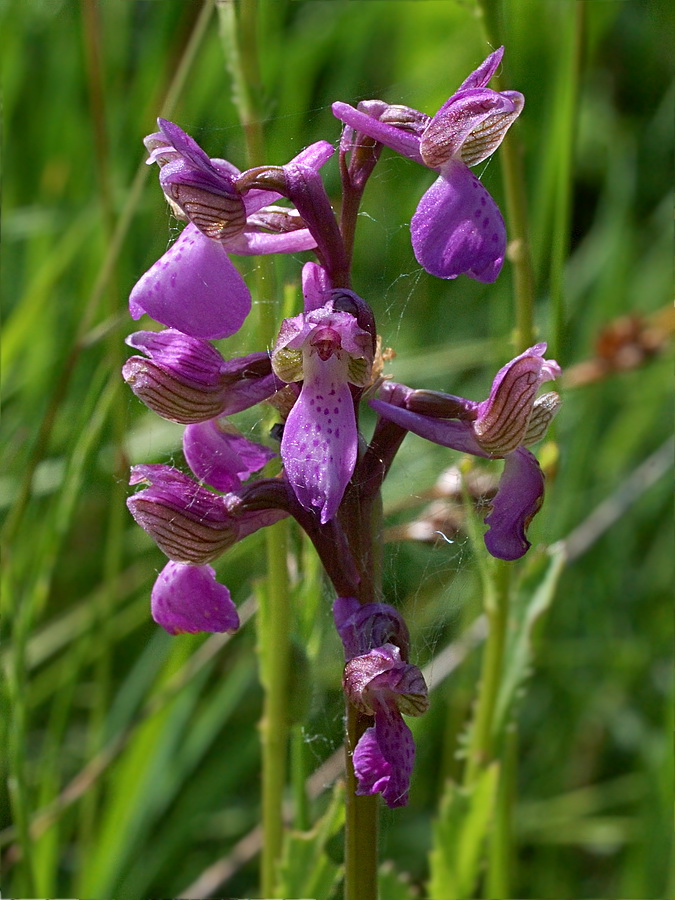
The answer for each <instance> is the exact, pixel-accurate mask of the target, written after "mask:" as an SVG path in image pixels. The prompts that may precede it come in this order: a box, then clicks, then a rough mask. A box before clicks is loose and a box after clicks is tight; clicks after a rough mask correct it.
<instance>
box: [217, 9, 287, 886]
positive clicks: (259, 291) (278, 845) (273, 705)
mask: <svg viewBox="0 0 675 900" xmlns="http://www.w3.org/2000/svg"><path fill="white" fill-rule="evenodd" d="M216 8H217V10H218V16H219V23H220V37H221V41H222V45H223V50H224V53H225V59H226V64H227V69H228V71H229V73H230V76H231V78H232V99H233V102H234V104H235V106H236V108H237V111H238V114H239V120H240V122H241V125H242V127H243V129H244V134H245V137H246V151H247V158H248V160H247V161H248V165H249V166H251V167H252V166H255V165H260V164H262V163H263V162H264V156H265V134H264V128H263V111H262V108H261V103H260V97H261V91H260V87H259V86H260V72H259V64H258V34H257V25H258V18H257V13H258V0H241V2H240V3H239V4H238V5H235V3H234V0H216ZM254 297H255V306H256V312H257V337H258V343H259V345H260V346H262V347H270V346H271V345H272V344H273V342H274V339H275V337H276V333H277V330H278V328H279V325H280V321H279V312H280V306H281V304H280V303H278V302H277V298H276V295H275V287H274V262H273V260H272V259H271V258H270V257H261V258H260V259H259V260H258V261H257V268H256V272H255V294H254ZM286 534H287V523H277V524H276V525H274V526H272V527H271V528H268V529H266V532H265V542H266V548H267V577H266V580H265V585H264V588H263V589H262V590H261V591H260V596H259V615H258V620H257V621H258V644H259V649H260V658H261V680H262V685H263V691H264V699H263V713H262V719H261V722H260V737H261V743H262V828H263V844H262V856H261V891H262V895H263V896H265V897H272V896H274V894H275V891H276V882H277V867H278V864H279V860H280V858H281V852H282V848H283V835H284V820H283V796H284V789H285V786H286V775H287V756H288V737H289V707H290V701H289V696H288V691H289V672H290V648H291V645H290V625H291V616H290V596H289V595H290V589H289V577H288V564H287V538H286Z"/></svg>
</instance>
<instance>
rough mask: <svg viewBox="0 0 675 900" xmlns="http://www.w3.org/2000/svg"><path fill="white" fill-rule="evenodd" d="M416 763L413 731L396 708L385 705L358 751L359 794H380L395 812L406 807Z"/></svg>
mask: <svg viewBox="0 0 675 900" xmlns="http://www.w3.org/2000/svg"><path fill="white" fill-rule="evenodd" d="M414 761H415V743H414V741H413V736H412V732H411V731H410V729H409V728H408V726H407V725H406V723H405V722H404V721H403V717H402V716H401V714H400V713H399V712H398V710H397V709H396V707H395V706H391V705H388V704H386V705H385V704H381V705H380V706H379V708H378V710H377V712H376V714H375V727H374V728H368V729H367V730H366V731H365V732H364V734H363V735H362V736H361V739H360V740H359V742H358V744H357V745H356V748H355V750H354V757H353V762H354V773H355V774H356V777H357V780H358V787H357V790H356V793H357V794H359V795H363V794H377V793H380V794H382V799H383V800H384V801H385V803H386V804H387V806H389V807H390V808H391V809H395V808H396V807H397V806H405V805H406V803H407V802H408V788H409V786H410V775H411V774H412V769H413V763H414Z"/></svg>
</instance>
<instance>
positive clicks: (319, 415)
mask: <svg viewBox="0 0 675 900" xmlns="http://www.w3.org/2000/svg"><path fill="white" fill-rule="evenodd" d="M308 369H309V371H307V370H308ZM342 369H343V366H342V363H341V361H340V360H338V359H337V358H336V357H335V356H333V357H331V358H330V359H328V360H326V361H325V362H321V363H319V364H317V365H315V366H312V367H309V366H308V365H307V364H306V365H305V373H304V374H305V380H304V382H303V386H302V391H301V392H300V396H299V397H298V399H297V400H296V402H295V405H294V406H293V408H292V409H291V412H290V414H289V416H288V419H287V420H286V425H285V427H284V436H283V438H282V441H281V457H282V459H283V461H284V469H285V471H286V477H287V478H288V481H289V483H290V485H291V487H292V488H293V491H294V492H295V495H296V497H297V498H298V501H299V502H300V503H301V504H302V506H304V507H305V509H312V508H316V507H318V508H319V509H320V510H321V523H322V524H325V523H326V522H328V521H330V519H332V518H333V516H334V515H335V513H336V512H337V508H338V506H339V505H340V502H341V500H342V496H343V494H344V492H345V488H346V487H347V484H348V483H349V479H350V478H351V477H352V474H353V472H354V466H355V465H356V451H357V441H358V436H357V430H356V418H355V415H354V404H353V401H352V395H351V392H350V390H349V385H348V384H347V381H346V377H345V373H344V372H343V371H342Z"/></svg>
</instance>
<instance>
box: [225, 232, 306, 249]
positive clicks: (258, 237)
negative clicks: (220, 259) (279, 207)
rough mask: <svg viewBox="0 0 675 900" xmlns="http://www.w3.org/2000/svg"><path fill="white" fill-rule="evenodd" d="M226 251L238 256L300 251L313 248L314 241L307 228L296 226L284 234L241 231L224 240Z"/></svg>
mask: <svg viewBox="0 0 675 900" xmlns="http://www.w3.org/2000/svg"><path fill="white" fill-rule="evenodd" d="M225 247H226V248H227V251H228V253H236V254H237V255H238V256H263V255H264V254H267V253H300V252H301V251H303V250H313V249H314V247H316V241H315V240H314V237H313V236H312V233H311V231H310V230H309V228H298V230H297V231H289V232H287V233H285V234H270V233H268V232H264V231H242V232H240V233H239V234H237V235H235V236H234V237H232V238H229V239H228V240H227V241H226V242H225Z"/></svg>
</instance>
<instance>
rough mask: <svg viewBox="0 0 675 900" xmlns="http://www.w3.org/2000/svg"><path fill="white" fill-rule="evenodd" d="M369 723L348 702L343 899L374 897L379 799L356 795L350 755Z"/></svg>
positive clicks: (358, 899)
mask: <svg viewBox="0 0 675 900" xmlns="http://www.w3.org/2000/svg"><path fill="white" fill-rule="evenodd" d="M370 724H371V722H370V720H369V717H368V716H364V715H361V714H360V713H359V712H357V710H356V709H355V708H354V707H353V706H352V705H351V704H350V703H347V743H346V747H345V752H346V768H347V784H346V792H345V886H344V897H345V900H376V898H377V832H378V827H377V824H378V813H379V806H378V805H379V802H380V798H379V795H378V794H373V795H369V796H364V797H359V796H357V794H356V776H355V775H354V766H353V765H352V754H353V752H354V748H355V747H356V744H357V743H358V741H359V738H360V737H361V735H362V734H363V732H364V731H365V730H366V728H367V727H368V726H369V725H370Z"/></svg>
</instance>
